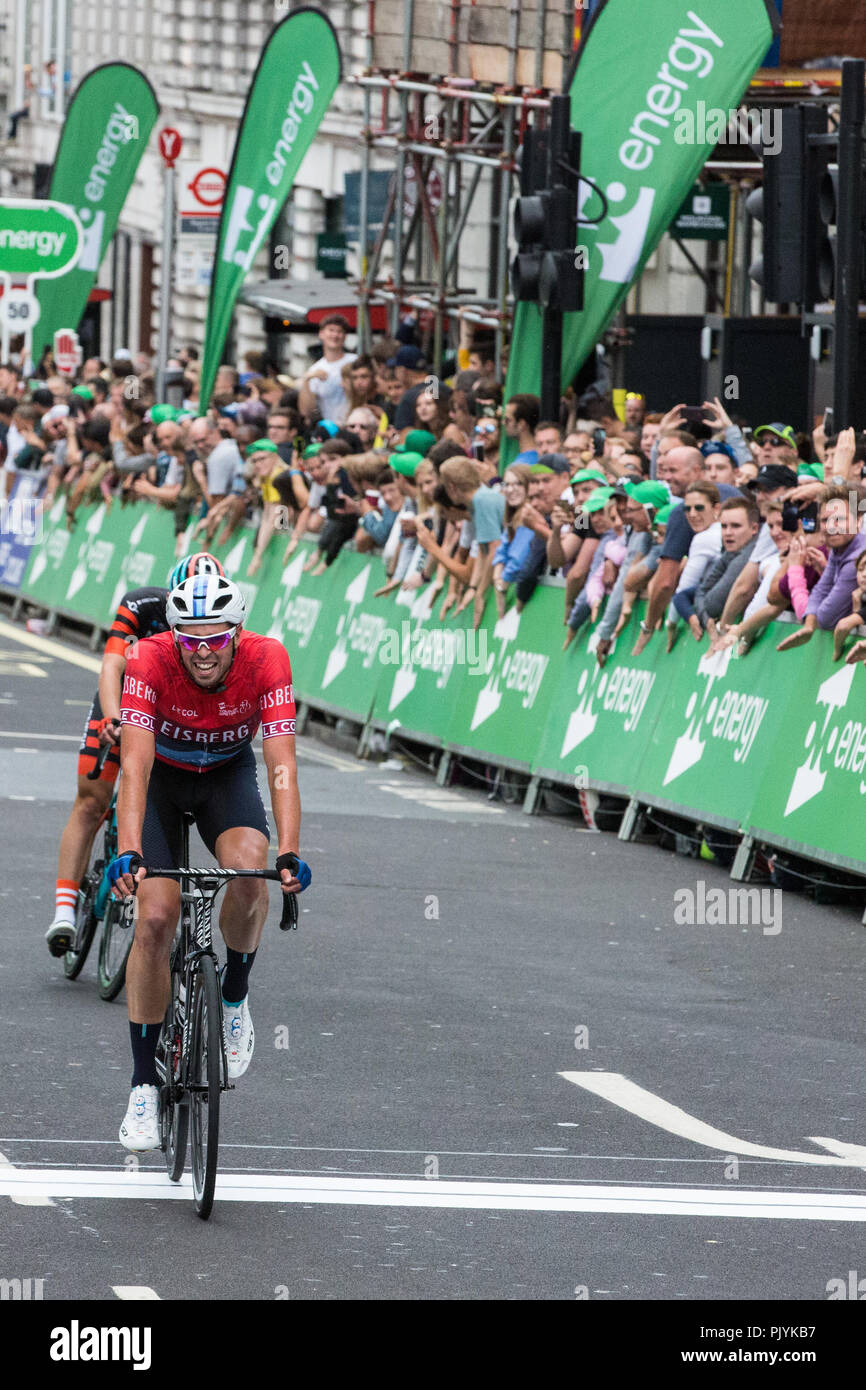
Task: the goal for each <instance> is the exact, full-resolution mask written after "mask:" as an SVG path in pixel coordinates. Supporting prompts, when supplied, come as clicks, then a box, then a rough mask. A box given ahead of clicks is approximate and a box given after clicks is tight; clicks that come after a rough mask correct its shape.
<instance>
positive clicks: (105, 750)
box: [87, 743, 117, 782]
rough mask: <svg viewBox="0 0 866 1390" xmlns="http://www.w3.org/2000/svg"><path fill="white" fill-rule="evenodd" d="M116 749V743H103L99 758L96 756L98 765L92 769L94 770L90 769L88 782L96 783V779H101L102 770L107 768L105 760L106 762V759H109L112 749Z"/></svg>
mask: <svg viewBox="0 0 866 1390" xmlns="http://www.w3.org/2000/svg"><path fill="white" fill-rule="evenodd" d="M116 747H117V744H116V743H103V744H101V745H100V749H99V752H98V754H97V756H96V765H95V767H92V768H91V769H90V771H89V772H88V774H87V780H88V782H95V781H96V779H97V778H98V777H99V775H100V773H101V772H102V769H103V768H104V767H105V760H106V758H107V757H108V755H109V753H110V752H111V750H112V748H116Z"/></svg>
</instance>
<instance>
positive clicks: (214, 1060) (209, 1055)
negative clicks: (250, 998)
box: [187, 956, 223, 1221]
mask: <svg viewBox="0 0 866 1390" xmlns="http://www.w3.org/2000/svg"><path fill="white" fill-rule="evenodd" d="M192 992H193V999H192V1005H191V1007H192V1020H191V1027H190V1056H189V1070H188V1076H187V1084H188V1088H189V1090H188V1095H189V1111H190V1147H191V1149H192V1186H193V1194H194V1197H195V1209H196V1211H197V1212H198V1214H199V1216H200V1217H201V1218H202V1220H203V1221H206V1220H207V1218H208V1217H209V1216H210V1214H211V1210H212V1208H213V1199H214V1188H215V1186H216V1173H217V1159H218V1149H219V1123H220V1088H221V1084H222V1070H223V1065H222V1053H223V1040H222V1005H221V1003H220V992H219V982H218V979H217V970H216V962H215V961H214V958H213V956H202V957H201V958H200V959H199V963H198V969H197V970H196V973H195V976H194V978H193V985H192ZM187 1003H188V1004H189V1000H188V1001H187Z"/></svg>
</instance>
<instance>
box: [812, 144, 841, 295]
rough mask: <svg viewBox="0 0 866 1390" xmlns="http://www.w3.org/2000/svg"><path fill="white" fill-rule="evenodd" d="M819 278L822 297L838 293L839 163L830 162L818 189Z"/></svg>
mask: <svg viewBox="0 0 866 1390" xmlns="http://www.w3.org/2000/svg"><path fill="white" fill-rule="evenodd" d="M818 216H819V218H820V226H819V227H818V229H817V230H818V245H817V279H816V286H817V289H818V295H819V297H820V298H821V299H834V298H835V294H836V222H837V219H838V216H839V165H838V164H828V165H827V167H826V169H825V171H824V174H823V176H822V178H821V187H820V189H819V190H818Z"/></svg>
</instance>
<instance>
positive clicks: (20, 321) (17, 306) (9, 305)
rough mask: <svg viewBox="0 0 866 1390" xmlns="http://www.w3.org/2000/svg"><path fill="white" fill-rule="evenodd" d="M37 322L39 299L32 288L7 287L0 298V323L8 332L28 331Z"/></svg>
mask: <svg viewBox="0 0 866 1390" xmlns="http://www.w3.org/2000/svg"><path fill="white" fill-rule="evenodd" d="M38 322H39V300H38V299H37V298H36V295H35V294H34V293H33V291H32V290H12V289H7V290H6V292H5V294H4V295H3V298H2V299H0V323H2V325H3V327H4V328H7V329H8V330H9V332H10V333H12V334H15V333H29V332H30V329H31V328H33V326H34V324H36V323H38Z"/></svg>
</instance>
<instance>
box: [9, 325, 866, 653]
mask: <svg viewBox="0 0 866 1390" xmlns="http://www.w3.org/2000/svg"><path fill="white" fill-rule="evenodd" d="M350 331H351V330H350V327H349V324H348V323H347V322H346V320H345V319H344V318H343V317H342V316H340V315H339V314H332V315H330V316H328V317H326V318H325V319H324V320H323V322H322V323H321V325H320V328H319V339H320V352H319V353H318V355H317V356H316V360H315V361H312V362H311V365H310V367H309V368H308V369H307V370H306V371H305V372H304V373H303V374H302V375H301V376H300V377H298V378H295V379H291V378H289V377H285V376H282V375H278V374H277V373H276V372H275V371H274V370H273V368H272V367H271V365H270V364H269V363H268V362H267V361H266V359H265V357H264V354H262V353H255V352H253V353H249V354H247V356H246V357H245V358H244V360H243V362H242V363H241V364H240V366H239V367H237V368H235V367H230V366H224V367H221V368H220V370H219V373H218V376H217V380H216V385H215V389H214V393H213V395H212V398H211V400H210V401H209V402H202V401H200V400H199V396H198V378H199V368H200V364H199V361H198V354H197V351H196V349H194V348H191V347H190V348H187V349H185V350H183V351H181V352H179V353H178V355H177V358H176V359H175V361H174V362H173V363H172V364H170V365H171V366H172V367H173V368H175V369H176V370H178V371H179V372H182V373H183V399H182V404H180V405H177V406H172V405H168V404H166V403H165V402H160V401H159V400H158V399H157V397H156V384H155V378H154V373H153V369H152V363H151V361H150V360H149V359H148V358H146V357H139V358H137V359H133V357H132V355H131V354H130V353H129V352H127V351H120V352H118V353H117V354H116V355H115V357H114V358H113V359H112V361H110V362H104V361H102V360H100V359H97V358H91V359H89V360H88V361H86V362H85V363H84V364H83V367H82V369H81V370H80V372H79V373H78V375H77V379H76V380H74V381H73V380H70V379H69V378H67V377H64V376H61V375H60V374H59V373H58V372H57V371H56V370H55V369H54V364H53V362H52V361H51V358H50V355H46V358H45V359H44V360H43V362H42V364H41V366H40V368H39V371H38V372H37V373H36V375H35V376H34V377H29V376H28V377H26V378H25V376H24V374H23V372H22V371H21V369H20V367H18V366H15V365H10V364H6V365H3V366H0V464H2V467H3V471H4V474H5V483H4V485H3V486H4V489H5V492H6V493H7V494H8V492H9V490H10V489H11V486H12V483H13V481H14V478H15V476H16V474H18V473H24V472H29V473H37V474H39V476H40V481H41V483H42V490H43V497H44V503H45V505H46V506H50V505H52V504H53V503H54V501H55V499H56V498H57V497H58V496H60V495H62V496H63V498H64V499H65V509H66V517H67V524H68V526H69V527H70V528H74V527H75V526H76V524H77V517H78V512H79V508H80V507H81V506H82V505H83V504H86V503H91V502H94V501H101V502H103V503H104V504H105V505H106V506H108V507H111V506H115V505H119V506H126V505H132V504H138V503H148V504H151V505H157V506H160V507H163V508H165V509H166V510H167V511H168V512H170V513H171V515H172V518H173V525H174V531H175V535H176V538H177V540H176V544H177V553H178V554H180V553H181V551H183V550H185V549H187V548H188V543H189V535H188V532H189V528H190V527H192V529H193V535H194V537H195V538H201V543H202V544H210V543H215V544H216V545H217V546H219V545H221V544H223V543H224V542H225V541H227V540H228V538H229V537H230V536H231V535H232V534H233V533H234V532H235V530H236V529H237V527H238V526H240V525H241V524H242V523H243V522H244V521H248V522H252V524H253V525H254V526H255V528H256V539H255V544H254V548H253V553H252V558H251V560H250V562H249V566H248V570H247V575H248V576H253V575H255V574H256V573H257V571H258V570H259V568H260V567H261V564H262V561H263V559H264V557H265V554H266V553H267V552H269V551H270V552H271V553H273V552H274V551H276V550H278V551H279V555H280V562H281V563H282V564H287V563H288V562H289V560H290V557H291V556H292V554H293V553H294V552H295V551H296V549H297V547H298V545H299V542H300V541H301V540H302V539H304V538H306V539H309V540H311V541H312V542H313V546H312V548H311V550H310V554H309V556H308V558H307V560H306V562H305V563H306V568H307V569H308V570H309V572H310V573H311V575H312V576H313V577H315V576H318V575H321V574H322V573H324V572H325V570H327V569H328V567H329V566H330V565H332V564H333V563H334V561H335V559H336V558H337V556H338V555H339V553H340V551H341V550H342V549H343V547H345V546H347V545H350V546H352V547H354V548H355V549H356V550H358V551H366V552H371V553H376V554H378V555H379V556H380V557H381V561H382V565H383V571H382V583H381V586H380V588H379V593H387V592H391V591H392V590H394V589H397V588H402V589H404V590H409V589H415V588H419V587H421V586H424V585H427V586H429V588H430V592H431V602H432V603H438V605H439V606H438V613H439V614H440V616H441V617H443V618H444V617H445V616H447V615H448V614H449V613H452V614H453V613H460V612H462V611H464V610H466V609H471V610H472V616H473V620H474V622H475V623H476V624H477V623H478V622H479V621H480V620H481V616H482V613H483V610H484V607H485V604H486V601H487V590H488V589H489V588H491V587H492V589H493V590H494V595H495V604H496V607H497V611H498V614H499V616H500V617H502V616H503V615H504V614H505V612H506V610H507V608H508V606H509V605H510V604H512V603H513V604H516V606H517V608H518V609H521V608H523V606H524V605H525V604H526V603H528V602H529V601H530V600H531V598H532V595H533V593H534V591H535V589H536V587H537V585H538V583H539V581H541V580H542V579H545V578H551V577H552V578H556V579H558V581H559V582H561V584H562V588H563V598H564V603H563V612H562V622H563V626H564V634H563V639H564V644H565V646H568V645H569V643H570V642H572V641H573V640H574V639H575V638H576V637H577V635H578V634H579V633H580V630H581V629H582V628H583V627H584V626H585V625H586V624H588V623H592V624H597V626H595V627H594V631H593V636H592V649H593V650H594V651H595V654H596V658H597V660H598V661H599V663H601V664H604V662H605V660H606V659H607V657H608V655H609V653H610V651H611V649H612V647H613V644H614V642H615V641H616V639H617V637H618V636H619V634H620V633H621V632H622V631H623V629H624V628H625V626H626V624H627V623H628V622H629V620H630V617H631V614H632V612H633V609H634V604H635V601H636V600H637V599H638V598H646V600H647V607H646V611H645V613H644V616H643V618H642V619H641V621H640V625H639V630H638V631H637V634H636V640H635V641H634V646H633V650H634V652H635V654H638V653H640V652H641V651H642V650H643V649H644V648H645V647H646V646H647V644H648V643H650V642H652V641H654V640H656V641H662V642H664V644H665V646H666V648H667V650H670V649H671V648H672V647H673V645H674V644H675V643H676V642H677V641H678V640H679V639H680V638H681V637H683V638H684V639H685V640H694V641H697V642H703V643H707V644H708V647H709V649H710V650H713V651H718V650H721V649H722V648H724V647H725V646H729V645H731V644H733V643H736V644H738V649H739V653H740V654H741V655H745V654H746V653H747V652H748V650H749V648H750V646H751V644H752V643H753V642H754V640H755V638H756V636H757V635H758V634H759V633H760V632H761V631H762V630H763V629H764V628H765V627H766V626H767V624H768V623H769V622H771V621H772V620H773V619H775V618H777V617H780V616H782V615H784V614H788V615H790V618H791V619H792V620H793V621H795V622H796V623H798V624H799V625H798V626H797V628H796V630H795V631H793V632H792V633H791V634H790V636H787V637H785V638H784V639H783V640H782V641H780V642H779V644H778V645H779V649H780V650H787V649H789V648H791V647H794V646H797V645H799V644H801V643H803V642H807V641H808V640H809V639H810V637H811V636H812V634H813V632H814V631H815V630H816V629H818V628H823V629H828V630H832V631H834V633H835V644H834V650H835V656H836V658H837V659H840V658H841V656H842V654H843V652H844V651H845V650H846V646H847V644H848V639H849V636H850V635H851V634H852V633H853V632H855V631H856V630H857V629H858V628H860V626H861V622H862V621H863V618H864V610H863V597H864V594H866V559H864V558H863V556H864V551H866V534H864V532H863V531H862V530H861V525H860V523H861V519H862V518H861V498H862V497H864V496H866V485H864V483H863V481H862V475H863V473H864V472H866V439H864V437H863V436H859V435H856V434H855V432H854V431H853V430H852V429H847V430H843V431H841V432H840V433H839V434H838V435H834V436H832V437H830V438H825V437H824V432H823V428H822V426H820V425H819V426H817V427H816V429H815V430H814V431H813V433H812V435H811V436H806V435H797V434H795V431H794V429H793V428H792V427H791V426H790V425H787V424H785V423H782V422H772V423H769V424H755V425H754V426H753V427H752V428H750V427H749V426H748V425H747V423H746V422H745V421H744V420H742V419H734V418H732V416H731V415H730V414H728V412H727V410H726V409H725V407H724V406H723V405H722V403H721V401H720V400H718V399H715V400H712V401H705V402H704V403H703V405H702V406H700V407H691V408H687V407H686V406H684V405H676V406H674V407H673V408H672V409H669V410H667V411H666V412H665V413H663V414H662V413H654V412H652V411H651V410H649V409H648V404H647V402H646V401H645V400H644V398H643V397H642V396H641V395H640V394H638V393H629V394H628V395H627V397H626V400H625V405H624V409H623V410H622V418H620V417H619V416H618V415H617V414H616V413H615V412H614V411H613V408H612V407H610V408H608V409H607V410H605V408H604V403H603V402H601V403H599V405H598V406H597V407H596V408H595V409H594V410H593V412H592V418H589V412H587V415H586V417H585V418H584V417H582V415H581V413H580V410H579V407H578V404H577V403H576V401H575V400H574V398H573V396H569V397H567V398H566V399H565V400H564V401H563V402H562V409H561V412H560V418H558V419H555V420H550V419H547V420H545V419H542V418H541V411H540V403H539V400H538V398H537V397H536V396H533V395H529V394H526V393H521V394H517V395H511V396H510V397H507V398H505V396H504V392H503V387H502V382H501V379H500V378H499V377H498V376H497V374H496V362H495V360H494V353H493V347H492V344H491V343H489V342H487V341H485V340H483V339H482V340H475V341H474V342H472V343H471V344H470V345H468V346H467V347H466V349H465V352H464V355H463V360H462V362H461V361H460V360H458V361H455V362H454V363H452V369H451V370H450V371H449V372H448V374H447V375H444V376H442V377H437V376H434V375H433V374H432V372H431V366H430V362H429V361H428V360H427V358H426V357H425V355H424V349H423V347H422V346H421V344H420V341H419V336H418V325H417V324H415V323H413V322H412V321H411V320H406V321H404V322H403V323H402V324H401V325H400V330H399V335H398V337H396V338H393V339H381V340H378V341H376V342H375V344H374V346H373V348H372V350H371V351H370V352H369V353H362V354H359V353H355V352H352V351H349V350H348V349H347V339H348V337H349V334H350ZM500 365H501V364H500ZM502 457H508V458H510V459H511V461H510V462H509V463H508V464H507V466H504V467H503V466H501V464H500V459H501V458H502ZM861 561H862V563H861ZM599 619H600V621H598V620H599ZM854 651H855V654H856V655H859V654H860V647H859V646H857V647H856V648H855V649H854ZM849 655H850V652H849Z"/></svg>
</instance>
